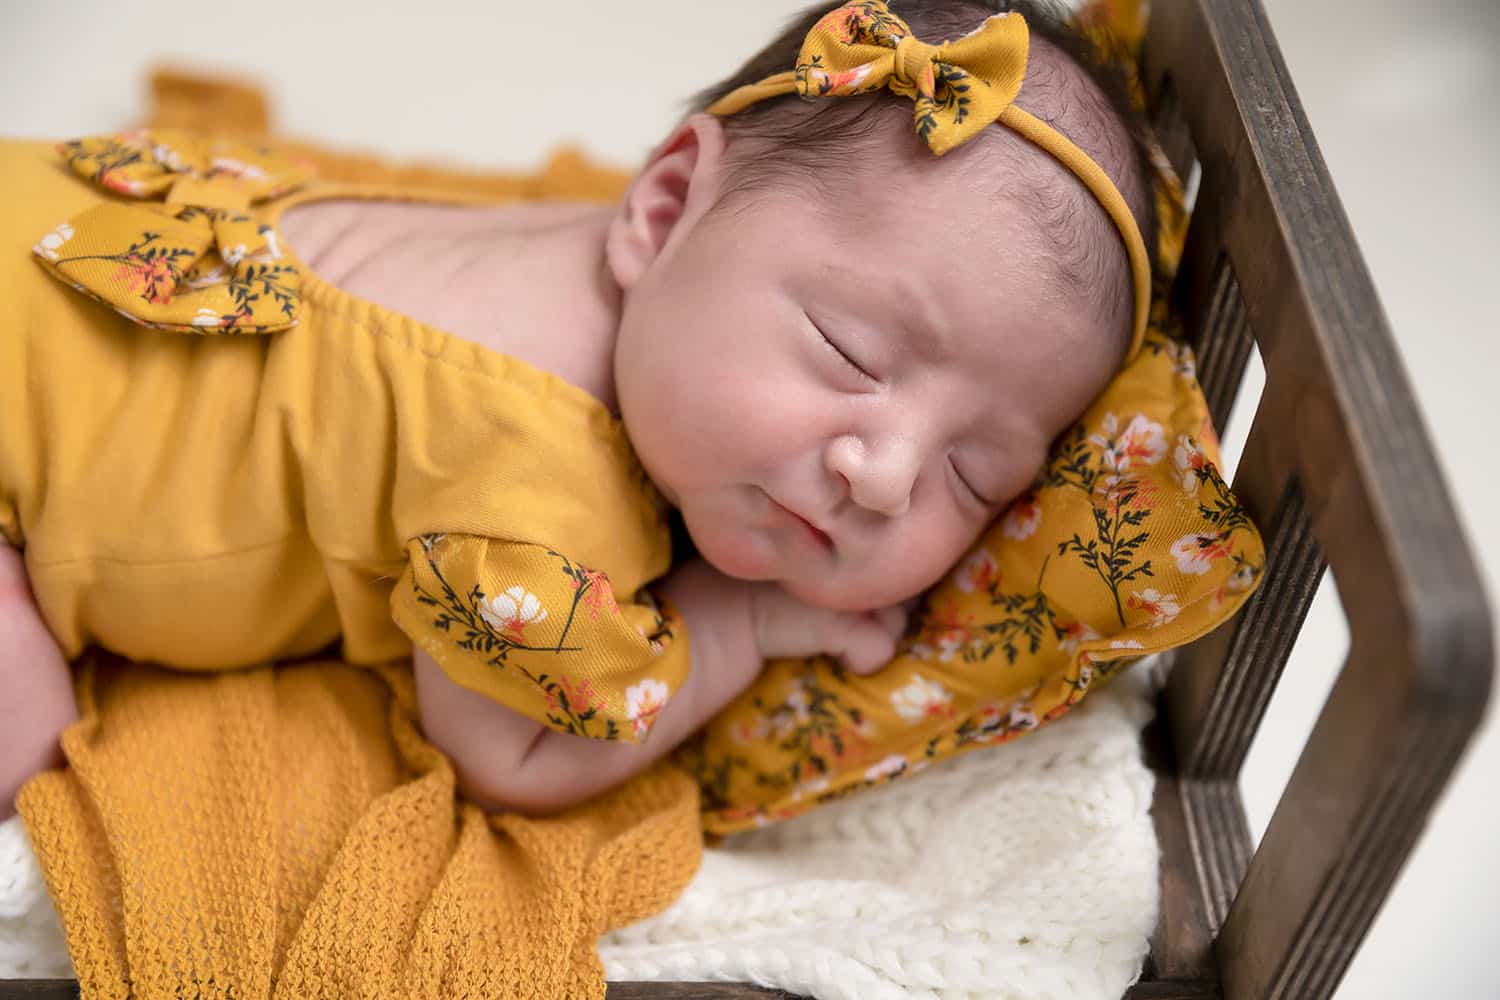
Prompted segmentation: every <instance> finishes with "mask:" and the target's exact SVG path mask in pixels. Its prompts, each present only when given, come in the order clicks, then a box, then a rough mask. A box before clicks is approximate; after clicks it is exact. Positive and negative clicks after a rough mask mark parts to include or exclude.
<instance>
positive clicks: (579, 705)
mask: <svg viewBox="0 0 1500 1000" xmlns="http://www.w3.org/2000/svg"><path fill="white" fill-rule="evenodd" d="M407 554H408V556H409V561H408V563H407V569H406V571H405V573H403V574H402V577H401V580H400V582H399V583H397V585H396V589H395V590H394V591H393V593H392V594H391V613H392V615H393V617H394V618H395V621H396V624H397V625H398V626H399V627H400V628H401V630H402V631H403V632H405V633H406V634H407V635H408V636H409V637H410V638H411V640H412V642H413V643H415V644H416V645H417V646H418V647H420V648H421V649H422V650H423V651H424V652H426V653H427V654H428V655H429V656H431V657H432V658H433V660H434V661H435V662H436V663H437V664H438V666H439V667H441V668H442V670H443V672H444V673H445V674H447V675H448V677H449V678H450V679H451V680H453V681H454V683H456V684H459V685H461V686H463V687H465V688H468V689H469V690H471V691H477V692H479V693H480V694H483V695H485V696H487V697H489V698H493V699H494V700H495V701H497V702H499V703H500V704H502V705H505V706H506V707H507V708H510V709H513V710H515V711H517V712H520V713H521V714H522V715H525V716H526V717H528V718H530V719H534V720H536V721H537V722H540V723H542V724H543V725H545V726H548V727H549V728H551V729H555V730H557V731H558V732H561V733H571V734H574V735H578V736H587V737H590V738H592V739H600V740H625V741H627V742H631V743H635V742H639V741H640V740H641V739H643V738H644V737H645V735H646V734H647V733H648V732H650V730H651V727H652V725H654V724H655V722H656V718H657V715H658V713H660V711H661V708H662V706H663V705H665V704H666V702H667V699H668V698H670V697H671V696H672V694H673V693H674V692H675V691H677V690H678V689H679V688H681V686H682V684H683V682H684V681H685V680H686V679H687V674H688V670H689V668H690V665H691V658H690V656H689V653H688V641H687V635H686V633H685V632H684V630H683V624H682V621H681V620H680V619H679V618H677V617H676V615H675V614H674V613H673V611H672V609H671V607H670V606H669V605H666V604H665V603H663V604H661V605H658V604H657V602H656V601H655V600H653V598H652V597H651V595H650V594H649V593H647V592H646V591H644V590H642V591H641V592H640V593H639V594H636V595H634V596H633V597H632V598H631V599H630V600H629V601H619V600H617V599H616V597H615V594H614V592H613V590H612V589H611V587H610V583H609V579H608V578H607V577H606V576H605V575H604V574H603V573H602V572H598V571H595V570H591V569H589V568H588V567H585V566H581V565H579V564H578V563H576V562H573V561H572V560H570V559H569V558H568V557H567V556H565V555H563V554H562V553H559V552H554V551H552V550H551V549H549V548H546V547H545V546H541V545H533V544H531V543H528V542H512V541H504V540H500V539H493V538H481V537H476V536H473V535H457V534H453V535H442V534H434V535H422V536H420V537H418V538H415V539H413V540H412V541H411V542H409V543H408V545H407Z"/></svg>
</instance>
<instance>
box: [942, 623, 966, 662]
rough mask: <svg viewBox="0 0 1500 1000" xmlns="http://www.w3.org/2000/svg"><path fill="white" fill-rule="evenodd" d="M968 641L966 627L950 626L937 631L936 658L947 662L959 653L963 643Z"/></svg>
mask: <svg viewBox="0 0 1500 1000" xmlns="http://www.w3.org/2000/svg"><path fill="white" fill-rule="evenodd" d="M968 641H969V630H968V629H966V628H950V629H945V630H943V631H942V632H939V633H938V636H937V644H938V660H939V661H940V662H942V663H947V662H948V661H949V660H951V659H953V658H954V657H955V656H957V655H958V654H959V652H960V651H961V650H962V649H963V648H964V645H965V644H966V643H967V642H968Z"/></svg>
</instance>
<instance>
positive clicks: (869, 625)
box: [831, 615, 896, 676]
mask: <svg viewBox="0 0 1500 1000" xmlns="http://www.w3.org/2000/svg"><path fill="white" fill-rule="evenodd" d="M843 625H844V628H843V635H842V636H841V642H840V643H839V644H838V645H840V646H841V648H839V649H835V650H831V652H835V653H837V654H838V655H839V657H840V659H842V660H843V661H844V666H845V667H847V668H848V670H849V672H850V673H853V674H859V675H860V676H865V675H867V674H873V673H875V672H876V671H878V670H880V668H882V667H884V666H885V665H886V664H887V663H889V662H890V661H891V657H893V656H895V655H896V637H895V636H894V635H892V634H891V633H890V632H889V631H888V630H887V629H886V626H885V624H884V623H883V622H881V621H880V620H879V619H878V618H875V617H874V616H872V615H849V616H848V617H847V620H846V621H845V622H844V623H843Z"/></svg>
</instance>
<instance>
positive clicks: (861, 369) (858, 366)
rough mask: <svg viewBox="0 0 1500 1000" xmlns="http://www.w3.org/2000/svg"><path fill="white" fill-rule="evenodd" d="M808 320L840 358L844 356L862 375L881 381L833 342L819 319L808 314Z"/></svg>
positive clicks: (845, 361) (848, 363)
mask: <svg viewBox="0 0 1500 1000" xmlns="http://www.w3.org/2000/svg"><path fill="white" fill-rule="evenodd" d="M807 321H808V322H809V323H811V324H812V328H813V329H814V330H816V331H818V336H820V337H822V338H823V343H825V344H827V345H828V346H829V347H830V348H831V349H832V350H833V352H834V353H835V354H837V355H838V356H839V357H840V358H842V359H843V361H844V363H845V364H847V365H848V366H849V367H850V368H853V369H854V370H855V371H856V372H858V373H859V374H860V375H861V376H863V377H864V378H867V379H869V380H870V381H872V382H878V381H880V380H879V379H877V378H876V377H875V376H874V375H871V374H870V373H869V372H867V371H866V370H865V368H864V366H863V365H861V364H860V363H859V362H858V361H855V360H854V359H853V358H851V357H850V356H849V355H848V354H847V353H846V352H845V351H844V349H843V348H842V347H840V346H839V345H838V344H835V343H834V342H833V339H832V338H830V337H829V336H828V334H826V333H824V332H823V328H822V327H821V326H819V325H818V321H817V320H815V319H813V318H812V317H811V316H808V317H807Z"/></svg>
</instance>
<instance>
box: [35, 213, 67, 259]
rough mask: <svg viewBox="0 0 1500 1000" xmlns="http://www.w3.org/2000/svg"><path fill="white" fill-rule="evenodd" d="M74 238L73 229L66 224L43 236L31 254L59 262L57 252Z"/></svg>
mask: <svg viewBox="0 0 1500 1000" xmlns="http://www.w3.org/2000/svg"><path fill="white" fill-rule="evenodd" d="M72 238H73V227H72V226H70V225H68V224H67V223H66V222H64V223H63V224H62V225H60V226H58V227H57V228H56V229H54V230H52V232H50V233H48V234H47V235H46V236H43V237H42V238H41V239H40V240H39V241H37V245H36V246H34V247H32V248H31V252H32V253H34V254H36V255H37V256H38V257H45V258H47V259H48V260H57V251H58V249H59V248H61V247H62V245H63V244H64V243H66V242H68V241H69V240H71V239H72Z"/></svg>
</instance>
